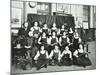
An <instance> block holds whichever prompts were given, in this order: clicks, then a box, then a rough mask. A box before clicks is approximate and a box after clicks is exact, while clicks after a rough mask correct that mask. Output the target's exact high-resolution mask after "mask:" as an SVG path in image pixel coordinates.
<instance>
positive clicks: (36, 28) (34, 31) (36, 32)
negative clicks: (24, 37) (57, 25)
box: [30, 22, 40, 35]
mask: <svg viewBox="0 0 100 75" xmlns="http://www.w3.org/2000/svg"><path fill="white" fill-rule="evenodd" d="M30 30H31V31H33V33H34V34H37V35H39V32H40V27H39V26H38V22H34V26H33V27H31V28H30Z"/></svg>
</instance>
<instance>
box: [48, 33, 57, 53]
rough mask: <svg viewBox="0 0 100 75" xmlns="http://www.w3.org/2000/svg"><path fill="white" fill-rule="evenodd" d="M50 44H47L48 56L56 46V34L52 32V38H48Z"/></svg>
mask: <svg viewBox="0 0 100 75" xmlns="http://www.w3.org/2000/svg"><path fill="white" fill-rule="evenodd" d="M49 40H50V43H49V50H50V51H49V54H50V52H51V50H53V49H54V47H55V45H58V37H57V36H56V33H55V32H53V33H52V36H51V37H50V38H49Z"/></svg>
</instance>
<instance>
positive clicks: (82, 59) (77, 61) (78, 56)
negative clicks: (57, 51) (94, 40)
mask: <svg viewBox="0 0 100 75" xmlns="http://www.w3.org/2000/svg"><path fill="white" fill-rule="evenodd" d="M73 64H74V65H78V66H83V67H84V68H85V67H86V66H89V65H91V64H92V63H91V61H90V59H89V58H88V57H87V56H86V53H85V52H84V50H83V46H82V45H81V44H80V45H79V49H78V50H75V52H74V54H73Z"/></svg>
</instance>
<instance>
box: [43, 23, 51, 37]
mask: <svg viewBox="0 0 100 75" xmlns="http://www.w3.org/2000/svg"><path fill="white" fill-rule="evenodd" d="M48 31H49V29H48V26H47V24H46V23H45V24H44V25H43V27H42V33H46V35H48Z"/></svg>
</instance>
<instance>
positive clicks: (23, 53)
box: [10, 0, 96, 74]
mask: <svg viewBox="0 0 100 75" xmlns="http://www.w3.org/2000/svg"><path fill="white" fill-rule="evenodd" d="M10 20H11V74H33V73H41V72H59V71H74V70H77V71H78V70H92V69H96V6H93V5H81V4H69V3H68V4H67V3H53V2H51V3H50V2H36V1H25V0H11V19H10Z"/></svg>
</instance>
